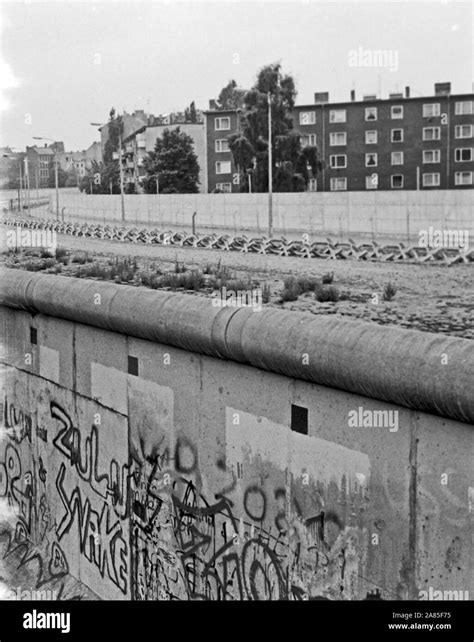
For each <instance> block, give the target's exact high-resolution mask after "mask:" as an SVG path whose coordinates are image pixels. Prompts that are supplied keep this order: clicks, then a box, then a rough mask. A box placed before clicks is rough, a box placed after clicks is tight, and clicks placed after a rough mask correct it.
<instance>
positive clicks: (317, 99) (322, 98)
mask: <svg viewBox="0 0 474 642" xmlns="http://www.w3.org/2000/svg"><path fill="white" fill-rule="evenodd" d="M328 102H329V92H328V91H318V92H316V93H315V94H314V103H315V104H316V105H321V104H322V103H328Z"/></svg>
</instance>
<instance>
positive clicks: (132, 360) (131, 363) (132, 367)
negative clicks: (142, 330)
mask: <svg viewBox="0 0 474 642" xmlns="http://www.w3.org/2000/svg"><path fill="white" fill-rule="evenodd" d="M128 374H131V375H135V376H138V359H137V357H130V356H129V357H128Z"/></svg>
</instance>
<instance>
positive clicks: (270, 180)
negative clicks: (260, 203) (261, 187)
mask: <svg viewBox="0 0 474 642" xmlns="http://www.w3.org/2000/svg"><path fill="white" fill-rule="evenodd" d="M267 100H268V236H269V238H271V237H272V235H273V192H272V183H273V171H272V170H273V167H272V104H271V94H270V92H268V94H267Z"/></svg>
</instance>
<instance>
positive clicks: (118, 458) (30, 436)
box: [0, 375, 369, 600]
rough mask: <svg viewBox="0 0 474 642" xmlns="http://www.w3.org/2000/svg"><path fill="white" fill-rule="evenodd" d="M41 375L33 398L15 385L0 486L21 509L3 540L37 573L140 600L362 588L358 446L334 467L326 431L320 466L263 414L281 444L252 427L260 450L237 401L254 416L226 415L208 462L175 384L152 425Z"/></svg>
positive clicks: (0, 493) (298, 595)
mask: <svg viewBox="0 0 474 642" xmlns="http://www.w3.org/2000/svg"><path fill="white" fill-rule="evenodd" d="M28 376H30V377H31V375H28ZM40 385H41V387H40V388H39V389H38V390H37V391H36V398H35V399H34V400H33V401H34V402H35V404H34V405H33V402H31V403H30V404H29V403H28V396H27V394H26V390H27V386H26V384H25V388H24V390H22V389H21V388H18V389H17V388H15V392H14V393H13V391H9V395H8V396H7V397H6V398H5V399H4V404H3V425H4V430H5V438H4V439H3V440H2V441H1V442H0V498H4V499H5V501H7V502H8V505H9V506H10V507H11V508H12V510H13V511H14V513H15V518H16V519H15V524H14V529H13V532H12V533H10V535H9V539H8V541H7V546H6V553H5V554H6V555H11V554H13V552H15V551H16V553H20V554H21V564H22V565H23V566H28V565H29V566H30V567H35V569H36V583H37V584H38V585H40V586H43V585H44V583H55V582H59V581H63V580H64V578H67V577H68V576H69V575H73V576H75V577H79V576H80V577H81V580H82V581H84V582H85V583H86V584H87V586H89V587H90V588H91V589H92V590H93V591H94V592H95V593H96V594H97V595H99V596H100V597H120V596H121V597H124V598H129V597H131V598H132V599H139V600H140V599H141V600H145V599H146V600H188V599H193V600H206V599H210V600H287V599H292V600H304V599H341V598H342V599H344V598H351V597H354V596H357V595H358V591H359V588H358V577H359V571H360V566H361V565H363V563H364V554H365V553H364V551H365V550H366V549H367V541H366V540H367V533H366V531H365V529H364V528H363V527H362V525H361V523H360V522H358V520H357V519H356V518H354V515H358V514H360V513H361V512H362V508H363V506H364V502H365V501H366V500H365V497H364V488H363V486H359V487H354V484H353V481H350V480H353V478H354V476H355V475H356V474H359V475H361V476H362V477H364V476H367V475H368V474H369V472H368V467H367V462H366V460H365V459H364V457H363V456H362V455H361V453H356V452H352V451H351V452H348V453H345V454H344V456H345V457H346V459H347V462H346V464H345V467H344V468H341V469H340V470H339V469H336V472H335V477H334V476H333V477H334V478H332V477H330V476H328V474H327V471H326V469H325V468H324V462H323V461H322V459H328V457H329V458H330V453H329V454H328V452H327V451H326V450H324V449H325V448H326V449H327V445H325V444H323V443H318V444H316V445H317V448H316V447H314V448H313V450H312V452H311V456H310V458H311V462H313V460H314V462H316V463H315V464H314V466H313V468H311V466H310V464H309V463H308V461H309V460H308V461H307V460H306V459H304V457H306V455H305V451H308V450H311V449H310V448H309V447H308V444H309V442H308V441H306V442H304V443H303V442H302V444H303V445H301V444H300V445H298V444H296V445H295V444H290V443H289V442H288V441H286V442H285V443H283V441H282V440H280V441H279V438H278V434H279V432H278V430H279V427H278V426H276V425H273V424H271V425H270V424H268V426H267V428H268V430H272V440H270V443H272V442H273V444H274V450H273V451H269V450H268V449H267V447H266V446H265V447H264V446H263V443H264V442H265V443H267V442H268V439H264V438H263V437H262V436H261V445H260V446H259V443H260V442H259V437H258V436H256V437H255V440H254V443H253V446H252V447H253V451H252V448H250V447H249V444H248V443H247V441H248V434H252V435H255V434H256V433H255V426H253V424H252V421H253V419H252V418H251V417H250V418H249V416H246V415H245V413H240V415H241V419H242V422H244V423H245V421H247V422H250V423H249V425H248V426H247V428H245V426H244V425H243V424H241V425H240V426H238V427H236V428H235V429H234V428H232V426H231V425H230V422H229V419H228V417H227V418H226V442H225V446H224V448H223V450H222V452H221V453H220V454H216V456H215V457H214V459H212V458H210V459H209V458H207V459H206V463H205V464H203V462H202V454H203V451H202V450H201V451H200V449H199V448H198V447H197V445H196V443H195V441H194V439H192V438H191V437H190V436H189V435H187V434H184V433H183V432H180V431H178V430H176V428H175V426H174V421H173V413H172V399H171V398H170V397H169V393H166V394H167V395H168V400H167V401H166V402H163V400H161V401H160V403H159V404H158V403H155V404H154V405H153V407H154V408H161V410H160V413H161V416H160V418H159V420H158V419H157V420H156V421H155V424H154V425H152V423H150V422H151V419H150V412H148V411H147V413H145V410H146V409H145V410H142V413H141V414H140V412H138V413H136V416H135V414H133V413H131V414H130V416H129V417H128V423H127V418H124V417H123V416H120V417H119V416H118V414H117V413H114V412H113V411H112V410H110V409H104V408H103V407H101V406H100V405H99V404H97V402H95V401H92V400H89V399H81V400H79V401H78V400H77V399H75V398H74V397H73V393H72V392H69V391H65V390H64V389H60V388H59V387H57V386H55V385H54V384H50V383H48V385H47V386H46V385H45V384H44V382H43V383H41V384H38V386H40ZM168 390H169V389H168ZM157 394H161V393H160V391H159V390H157ZM149 403H151V402H149ZM32 406H33V407H34V411H33V412H31V407H32ZM97 414H99V415H100V416H101V417H102V421H101V422H96V421H95V419H94V418H95V417H96V415H97ZM132 414H133V416H132ZM144 414H147V423H148V425H147V428H146V430H147V432H146V435H145V436H144V433H143V427H142V423H143V416H144ZM120 422H122V423H120ZM134 422H140V426H139V427H138V428H137V427H136V426H133V425H132V424H133V423H134ZM267 423H268V422H267ZM119 424H120V425H119ZM258 424H259V426H263V425H266V424H265V422H262V421H261V420H259V421H258ZM280 428H281V427H280ZM128 429H130V432H131V435H132V437H131V438H130V441H129V435H128ZM140 430H142V432H140ZM287 433H288V431H287V430H286V431H285V439H286V440H288V435H287ZM281 434H282V435H283V432H281ZM298 438H302V437H301V436H298ZM132 441H133V448H131V446H130V442H132ZM315 443H316V442H315ZM318 449H319V450H320V451H321V453H322V456H321V457H319V459H318V452H317V451H318ZM290 451H291V453H292V459H291V460H290V459H288V453H289V452H290ZM285 453H286V454H285ZM295 453H296V454H295ZM298 453H301V454H300V455H298V457H300V459H298V457H297V456H296V455H297V454H298ZM129 457H130V461H129ZM335 457H336V458H337V461H341V453H340V452H339V451H338V452H336V454H335ZM342 460H344V457H342ZM311 465H313V464H311ZM69 594H71V592H70V591H69Z"/></svg>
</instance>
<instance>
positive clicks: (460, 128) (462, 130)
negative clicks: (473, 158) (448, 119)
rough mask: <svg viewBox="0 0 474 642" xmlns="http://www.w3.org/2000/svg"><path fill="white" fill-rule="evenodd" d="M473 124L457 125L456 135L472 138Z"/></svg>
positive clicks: (457, 136)
mask: <svg viewBox="0 0 474 642" xmlns="http://www.w3.org/2000/svg"><path fill="white" fill-rule="evenodd" d="M472 131H473V128H472V125H456V127H455V128H454V135H455V137H456V138H472Z"/></svg>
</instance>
